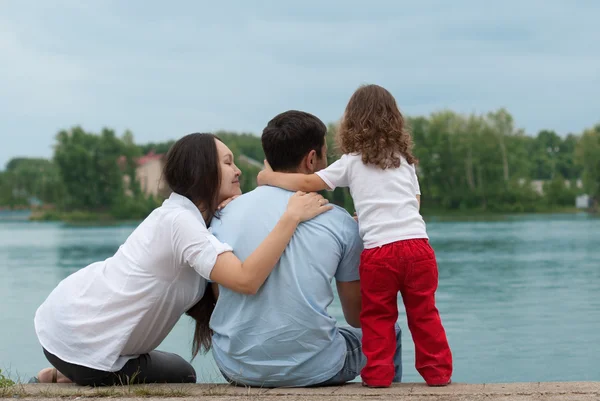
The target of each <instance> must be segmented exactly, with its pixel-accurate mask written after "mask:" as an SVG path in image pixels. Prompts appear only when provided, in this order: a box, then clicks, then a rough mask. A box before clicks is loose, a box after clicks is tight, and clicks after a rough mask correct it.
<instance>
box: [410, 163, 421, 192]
mask: <svg viewBox="0 0 600 401" xmlns="http://www.w3.org/2000/svg"><path fill="white" fill-rule="evenodd" d="M411 167H412V168H411V169H410V170H411V175H412V179H413V183H414V184H415V189H416V190H417V195H421V187H420V186H419V177H417V168H416V167H415V165H414V164H413V165H411Z"/></svg>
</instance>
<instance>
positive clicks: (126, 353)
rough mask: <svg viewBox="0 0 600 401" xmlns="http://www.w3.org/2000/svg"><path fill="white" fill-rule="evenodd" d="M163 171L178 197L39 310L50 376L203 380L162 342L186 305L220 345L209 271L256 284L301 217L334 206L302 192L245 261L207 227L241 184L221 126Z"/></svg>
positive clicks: (245, 285) (187, 144) (193, 139)
mask: <svg viewBox="0 0 600 401" xmlns="http://www.w3.org/2000/svg"><path fill="white" fill-rule="evenodd" d="M163 173H164V178H165V180H166V182H167V184H168V185H169V187H170V188H171V190H172V191H173V193H172V194H171V196H170V197H169V199H167V200H166V201H165V202H164V203H163V205H162V206H160V207H159V208H157V209H155V210H154V211H153V212H152V213H151V214H150V215H149V216H148V217H147V218H146V219H145V220H144V221H143V222H142V223H141V224H140V225H139V226H138V227H137V228H136V229H135V231H134V232H133V233H132V234H131V235H130V236H129V238H127V240H126V241H125V243H124V244H123V245H122V246H121V247H120V248H119V250H118V251H117V252H116V253H115V255H114V256H112V257H110V258H108V259H106V260H105V261H102V262H96V263H92V264H91V265H89V266H87V267H85V268H83V269H81V270H79V271H78V272H76V273H74V274H72V275H71V276H69V277H67V278H66V279H65V280H63V281H62V282H61V283H60V284H59V285H58V286H57V287H56V289H54V291H52V293H51V294H50V296H49V297H48V298H47V299H46V301H45V302H44V303H43V304H42V305H41V306H40V308H39V309H38V310H37V312H36V316H35V329H36V333H37V336H38V339H39V341H40V343H41V345H42V347H43V351H44V354H45V355H46V358H47V359H48V361H49V362H50V364H51V365H52V366H53V368H47V369H44V370H42V371H41V372H40V373H39V374H38V380H39V381H40V382H75V383H77V384H79V385H90V386H101V385H114V384H127V383H153V382H161V383H183V382H192V383H193V382H195V381H196V374H195V371H194V369H193V368H192V366H191V365H190V364H189V363H188V362H186V361H185V360H184V359H183V358H181V357H180V356H178V355H174V354H169V353H165V352H160V351H156V350H155V349H156V347H157V346H158V345H159V344H160V343H161V342H162V341H163V340H164V339H165V337H166V336H167V335H168V333H169V332H170V331H171V329H172V328H173V326H174V325H175V323H177V321H178V320H179V318H180V317H181V315H183V314H184V313H185V312H186V311H188V312H189V314H191V315H193V316H194V318H195V319H196V320H197V321H201V322H203V324H202V325H200V327H199V328H197V329H196V335H195V337H196V340H197V341H198V342H197V343H198V344H202V345H203V346H204V347H205V348H208V347H210V330H209V329H208V320H209V316H208V314H209V313H210V311H211V309H212V308H211V307H212V301H213V300H214V298H212V293H211V291H206V289H207V283H208V280H211V281H213V282H215V283H218V284H220V285H223V286H224V287H228V288H230V289H232V290H233V291H237V292H241V293H247V294H254V293H256V291H258V289H259V288H260V287H261V285H262V284H263V283H264V281H265V280H266V278H267V276H268V275H269V273H270V272H271V270H272V269H273V267H274V266H275V264H276V262H277V260H278V259H279V257H280V256H281V254H282V253H283V251H284V249H285V247H286V246H287V243H288V242H289V240H290V238H291V237H292V235H293V233H294V231H295V229H296V227H297V226H298V224H299V223H300V222H302V221H305V220H309V219H311V218H313V217H315V216H317V215H319V214H321V213H323V212H325V211H326V210H329V209H330V208H331V206H329V205H327V200H326V199H324V198H323V197H322V196H320V195H317V194H304V193H298V194H296V195H294V196H293V197H292V198H291V199H290V201H289V203H288V208H287V211H286V212H285V213H284V215H283V216H282V217H281V219H280V220H279V222H278V224H277V225H276V226H275V228H274V229H273V231H271V233H270V235H269V236H268V237H267V238H266V239H265V240H264V242H263V243H262V244H261V245H260V246H259V247H258V248H257V249H256V251H255V252H254V253H253V254H252V255H250V257H248V258H247V259H246V260H245V261H244V262H243V263H242V262H241V261H240V260H239V259H238V258H237V257H236V256H235V255H234V254H233V253H232V249H231V247H230V246H229V245H227V244H223V243H221V242H219V240H217V239H216V238H215V237H214V236H213V235H211V234H210V232H209V231H208V229H207V226H208V224H209V223H210V221H211V219H212V217H213V216H214V215H215V213H216V212H217V209H218V205H219V204H220V203H222V202H224V201H226V200H227V199H230V198H231V197H235V196H237V195H239V194H240V193H241V191H240V183H239V177H240V170H239V169H238V168H237V167H236V165H235V164H234V160H233V154H232V153H231V151H230V150H229V149H228V148H227V146H226V145H225V144H224V143H222V142H221V141H220V140H219V139H218V138H216V137H215V136H213V135H211V134H190V135H187V136H185V137H183V138H182V139H180V140H179V141H177V142H176V143H175V144H174V145H173V147H172V148H171V150H170V151H169V153H168V154H167V160H166V163H165V166H164V171H163ZM205 294H206V295H205ZM203 295H205V296H204V298H203ZM202 298H203V301H200V300H201V299H202ZM199 301H200V302H199ZM192 306H194V307H193V308H192ZM196 351H197V350H196Z"/></svg>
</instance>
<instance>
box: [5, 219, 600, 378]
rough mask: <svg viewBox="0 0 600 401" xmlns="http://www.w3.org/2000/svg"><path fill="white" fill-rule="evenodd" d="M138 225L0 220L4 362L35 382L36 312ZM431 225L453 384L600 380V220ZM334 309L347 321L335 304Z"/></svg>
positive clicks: (206, 369)
mask: <svg viewBox="0 0 600 401" xmlns="http://www.w3.org/2000/svg"><path fill="white" fill-rule="evenodd" d="M2 220H3V221H2ZM133 228H134V226H132V225H128V226H117V227H69V226H66V225H63V224H58V223H34V222H18V221H8V220H7V219H2V216H0V301H1V302H0V328H1V329H0V369H2V370H3V371H8V372H9V373H10V375H11V376H12V377H13V378H19V377H20V378H21V379H22V380H27V379H28V378H29V377H30V376H31V375H33V374H34V373H35V372H37V371H38V370H39V369H40V368H43V367H45V366H47V365H48V363H47V362H46V360H45V358H44V356H43V354H42V352H41V349H40V346H39V345H38V342H37V340H36V337H35V333H34V329H33V316H34V313H35V310H36V309H37V307H38V306H39V305H40V303H41V302H42V301H43V300H44V299H45V297H46V296H47V295H48V294H49V293H50V291H51V290H52V289H53V288H54V287H55V286H56V284H58V282H59V281H60V280H62V279H64V278H65V277H67V276H68V275H69V274H71V273H73V272H75V271H76V270H78V269H79V268H81V267H83V266H85V265H87V264H88V263H91V262H93V261H97V260H100V259H104V258H106V257H108V256H110V255H112V254H113V253H114V252H115V250H116V249H117V248H118V246H119V245H120V244H121V243H122V242H123V241H124V240H125V238H127V236H128V235H129V233H130V232H131V231H132V230H133ZM428 231H429V234H430V237H431V242H432V244H433V246H434V248H435V250H436V253H437V255H438V263H439V270H440V285H439V290H438V295H437V300H438V301H437V302H438V307H439V310H440V313H441V316H442V320H443V322H444V325H445V327H446V330H447V333H448V339H449V341H450V345H451V347H452V350H453V354H454V361H455V373H454V381H455V382H470V383H483V382H523V381H532V382H537V381H580V380H581V381H586V380H596V381H600V368H599V367H598V366H599V361H600V219H597V218H592V217H590V216H587V215H585V214H581V215H536V216H510V217H505V218H501V219H498V220H496V221H491V222H444V221H439V220H438V221H436V220H435V219H432V220H429V221H428ZM330 313H331V314H332V315H333V316H335V317H336V318H337V319H338V321H340V322H343V318H342V312H341V308H340V306H339V303H337V302H336V303H334V304H333V305H332V307H331V308H330ZM400 324H401V327H402V329H403V332H404V334H403V348H404V354H403V355H404V363H403V365H404V377H403V381H410V382H422V379H421V377H420V376H419V375H418V373H417V372H416V370H415V368H414V354H413V353H414V347H413V344H412V340H411V337H410V334H409V331H408V329H407V326H406V320H405V318H404V317H403V316H402V315H401V318H400ZM192 330H193V325H192V323H191V321H190V319H189V318H187V317H183V318H182V319H181V320H180V321H179V323H178V324H177V326H176V327H175V329H174V330H173V332H171V334H170V335H169V336H168V338H167V339H166V340H165V341H164V342H163V344H162V345H161V347H160V349H162V350H165V351H171V352H176V353H179V354H180V355H183V356H184V357H186V358H188V357H189V356H190V341H191V336H192ZM193 364H194V366H195V368H196V370H197V372H198V374H199V381H222V379H221V377H220V375H219V374H218V373H217V370H216V367H215V365H214V362H213V360H212V357H211V356H210V354H209V355H207V356H203V357H198V358H197V359H196V360H195V361H194V363H193Z"/></svg>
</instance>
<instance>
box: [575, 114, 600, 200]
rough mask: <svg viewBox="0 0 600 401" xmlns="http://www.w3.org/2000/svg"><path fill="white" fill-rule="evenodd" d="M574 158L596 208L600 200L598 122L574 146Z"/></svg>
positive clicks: (599, 140) (599, 138) (599, 132)
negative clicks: (581, 171)
mask: <svg viewBox="0 0 600 401" xmlns="http://www.w3.org/2000/svg"><path fill="white" fill-rule="evenodd" d="M575 152H576V160H577V163H578V164H579V165H580V166H581V168H582V170H583V186H584V189H585V191H586V192H587V193H588V195H590V197H591V198H592V200H593V204H594V205H593V207H594V209H595V210H597V209H598V202H599V201H600V124H599V125H596V126H595V127H594V128H592V129H588V130H585V132H584V133H583V135H582V136H581V139H580V140H579V143H578V144H577V147H576V151H575Z"/></svg>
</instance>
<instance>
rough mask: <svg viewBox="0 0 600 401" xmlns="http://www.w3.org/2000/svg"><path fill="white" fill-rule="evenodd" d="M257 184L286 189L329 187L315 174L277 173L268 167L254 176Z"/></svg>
mask: <svg viewBox="0 0 600 401" xmlns="http://www.w3.org/2000/svg"><path fill="white" fill-rule="evenodd" d="M256 181H257V183H258V185H259V186H260V185H270V186H272V187H279V188H283V189H287V190H288V191H304V192H318V191H323V190H325V189H330V188H329V187H328V186H327V184H325V181H323V180H322V179H321V177H319V176H318V175H317V174H300V173H277V172H275V171H273V170H270V169H265V170H262V171H261V172H260V173H258V176H257V177H256Z"/></svg>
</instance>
